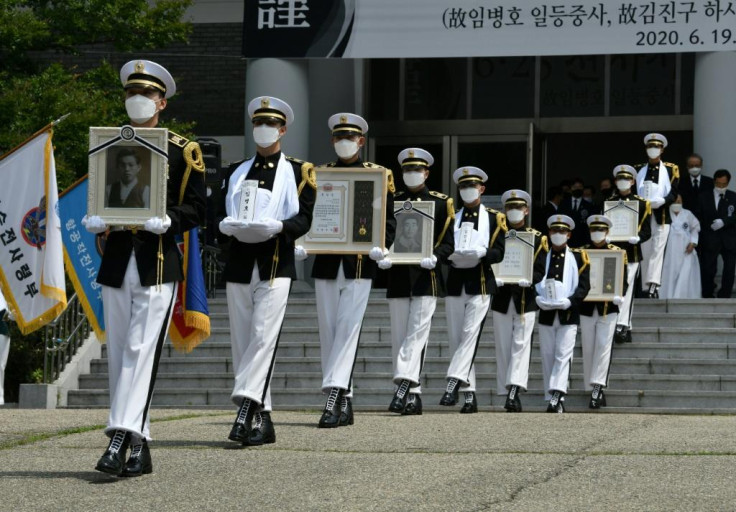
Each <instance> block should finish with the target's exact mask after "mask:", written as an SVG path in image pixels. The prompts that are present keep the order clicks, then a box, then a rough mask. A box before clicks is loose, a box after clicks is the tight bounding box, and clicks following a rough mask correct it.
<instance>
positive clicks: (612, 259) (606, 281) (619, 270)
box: [585, 249, 626, 302]
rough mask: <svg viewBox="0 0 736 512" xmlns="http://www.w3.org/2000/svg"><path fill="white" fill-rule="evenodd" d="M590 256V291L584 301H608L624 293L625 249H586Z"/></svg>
mask: <svg viewBox="0 0 736 512" xmlns="http://www.w3.org/2000/svg"><path fill="white" fill-rule="evenodd" d="M585 252H587V253H588V257H589V258H590V291H589V292H588V295H587V297H585V302H610V301H612V300H613V298H614V297H615V296H616V295H618V296H623V294H624V255H625V254H626V251H623V250H621V251H613V250H610V249H586V250H585Z"/></svg>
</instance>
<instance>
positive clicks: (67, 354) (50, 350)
mask: <svg viewBox="0 0 736 512" xmlns="http://www.w3.org/2000/svg"><path fill="white" fill-rule="evenodd" d="M90 330H91V328H90V324H89V321H88V320H87V315H85V314H84V310H83V309H82V303H81V302H80V301H79V297H77V294H74V295H72V297H71V298H70V299H69V300H68V301H67V307H66V309H65V310H64V312H63V313H61V314H60V315H59V316H58V317H57V318H56V319H55V320H53V321H52V322H50V323H48V324H46V326H45V327H44V330H43V340H44V347H45V354H44V359H43V381H44V383H47V384H50V383H52V382H54V381H55V380H57V379H58V378H59V376H60V375H61V372H63V371H64V368H65V367H66V365H67V363H69V362H70V361H71V360H72V358H73V357H74V355H75V354H76V353H77V350H78V349H79V347H81V346H82V343H84V340H86V339H87V338H88V337H89V334H90Z"/></svg>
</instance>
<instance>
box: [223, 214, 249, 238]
mask: <svg viewBox="0 0 736 512" xmlns="http://www.w3.org/2000/svg"><path fill="white" fill-rule="evenodd" d="M246 225H247V224H246V223H245V222H243V221H242V220H237V219H234V218H233V217H225V218H224V219H222V220H221V221H220V233H222V234H223V235H227V236H235V233H236V232H237V231H238V230H239V229H242V228H244V227H245V226H246Z"/></svg>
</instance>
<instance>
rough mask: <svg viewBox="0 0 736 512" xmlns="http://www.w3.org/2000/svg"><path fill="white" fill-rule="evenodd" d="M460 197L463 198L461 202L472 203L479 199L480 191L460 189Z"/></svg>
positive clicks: (472, 188)
mask: <svg viewBox="0 0 736 512" xmlns="http://www.w3.org/2000/svg"><path fill="white" fill-rule="evenodd" d="M460 197H462V198H463V202H465V203H472V202H473V201H475V200H476V199H478V198H479V197H480V190H478V189H477V188H475V187H468V188H461V189H460Z"/></svg>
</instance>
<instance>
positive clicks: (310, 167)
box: [296, 162, 317, 195]
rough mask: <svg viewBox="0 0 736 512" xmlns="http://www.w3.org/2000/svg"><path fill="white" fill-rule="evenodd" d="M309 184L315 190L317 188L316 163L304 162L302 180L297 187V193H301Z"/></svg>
mask: <svg viewBox="0 0 736 512" xmlns="http://www.w3.org/2000/svg"><path fill="white" fill-rule="evenodd" d="M307 184H309V186H310V187H312V188H313V189H314V190H317V173H316V172H315V170H314V164H311V163H309V162H304V163H303V164H302V181H301V183H299V187H298V188H297V190H296V192H297V194H299V195H301V194H302V190H304V187H305V186H306V185H307Z"/></svg>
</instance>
